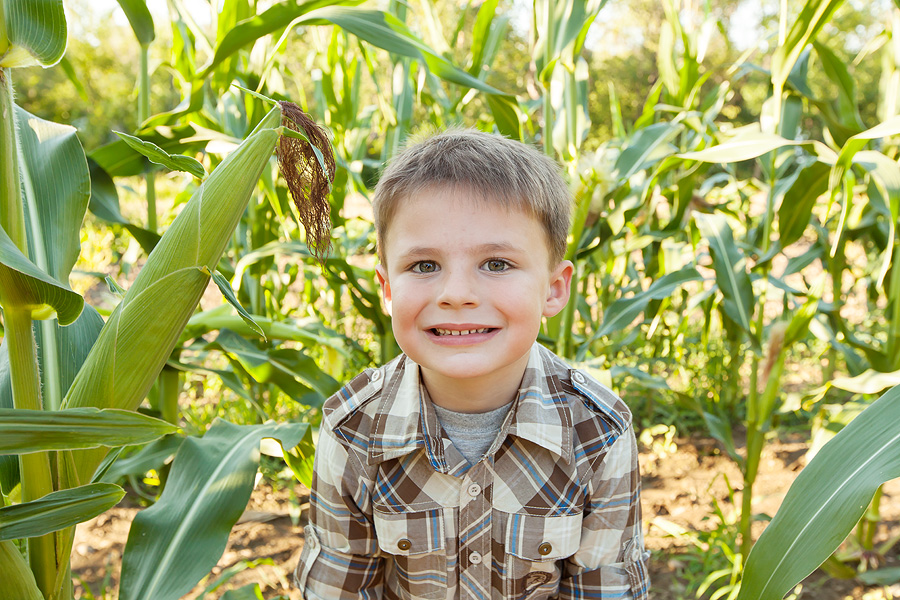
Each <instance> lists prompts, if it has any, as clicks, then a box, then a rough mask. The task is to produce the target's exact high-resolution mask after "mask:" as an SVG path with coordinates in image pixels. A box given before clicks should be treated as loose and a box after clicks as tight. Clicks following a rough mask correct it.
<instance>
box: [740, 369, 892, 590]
mask: <svg viewBox="0 0 900 600" xmlns="http://www.w3.org/2000/svg"><path fill="white" fill-rule="evenodd" d="M898 397H900V387H895V388H892V389H891V390H889V391H888V392H886V393H885V394H884V395H883V396H882V397H881V398H879V399H878V400H877V401H876V402H874V403H873V404H872V405H871V406H869V407H868V408H867V409H866V410H864V411H863V412H862V413H861V414H860V415H859V416H858V417H857V418H855V419H854V420H853V421H852V422H851V423H850V424H849V425H847V427H845V428H844V429H843V430H841V431H840V432H839V433H838V434H837V435H836V436H835V437H834V438H833V439H832V440H831V441H829V442H828V443H827V444H825V446H823V447H822V449H821V450H820V451H819V452H818V453H817V454H816V456H815V457H814V458H813V459H812V461H810V463H809V464H808V465H807V466H806V467H805V468H804V469H803V471H801V472H800V474H799V475H798V476H797V479H796V480H795V481H794V483H793V484H792V485H791V488H790V490H788V493H787V495H786V496H785V499H784V501H783V502H782V505H781V508H779V509H778V512H777V513H776V514H775V517H774V518H773V519H772V522H771V523H770V524H769V526H768V527H766V529H765V531H764V532H763V534H762V535H761V536H760V538H759V541H758V542H757V543H756V545H755V546H754V548H753V550H752V551H751V552H750V556H749V557H748V559H747V564H746V567H745V568H744V575H743V579H742V580H741V590H740V594H739V595H738V600H745V599H751V598H752V599H753V600H781V598H783V597H784V596H785V594H787V593H788V592H789V591H790V590H791V589H792V588H793V587H794V586H795V585H796V584H797V583H799V582H800V581H802V580H803V579H804V578H805V577H806V576H807V575H809V574H810V573H812V571H813V570H815V569H816V567H818V566H819V565H821V564H822V563H823V562H824V561H825V560H826V559H827V558H828V557H829V555H830V554H831V553H832V552H833V551H834V550H835V549H836V548H837V547H838V545H839V544H840V543H841V542H842V541H843V540H844V538H846V537H847V534H849V533H850V531H851V529H852V528H853V527H854V526H855V525H856V524H857V522H858V521H859V520H860V518H861V517H862V516H863V513H864V512H865V511H866V507H867V506H868V505H869V502H870V501H871V500H872V498H873V496H874V495H875V493H876V490H877V489H878V488H879V486H880V485H881V484H882V483H884V482H885V481H888V480H890V479H894V478H896V477H900V468H898V465H900V460H898V459H900V456H898V453H897V448H898V447H900V446H898V443H897V442H898V439H900V433H898V432H897V428H896V423H897V417H898V416H897V414H896V413H897V407H898V406H900V404H898Z"/></svg>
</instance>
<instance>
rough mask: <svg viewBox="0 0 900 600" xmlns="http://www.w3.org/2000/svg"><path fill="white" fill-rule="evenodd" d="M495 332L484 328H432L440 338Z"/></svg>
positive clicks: (491, 328)
mask: <svg viewBox="0 0 900 600" xmlns="http://www.w3.org/2000/svg"><path fill="white" fill-rule="evenodd" d="M493 330H494V328H493V327H482V328H480V329H441V328H440V327H432V328H431V332H432V333H433V334H434V335H436V336H439V337H440V336H445V335H470V334H473V333H489V332H491V331H493Z"/></svg>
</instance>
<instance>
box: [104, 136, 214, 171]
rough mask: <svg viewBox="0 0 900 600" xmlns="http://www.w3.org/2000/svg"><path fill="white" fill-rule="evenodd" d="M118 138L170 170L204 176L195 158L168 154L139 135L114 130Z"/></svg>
mask: <svg viewBox="0 0 900 600" xmlns="http://www.w3.org/2000/svg"><path fill="white" fill-rule="evenodd" d="M113 133H115V134H116V135H117V136H119V139H121V140H122V141H123V142H125V143H126V144H128V146H130V147H131V148H132V149H133V150H135V151H136V152H138V153H140V154H143V155H144V156H146V157H147V160H149V161H150V162H152V163H155V164H157V165H162V166H164V167H166V168H167V169H169V170H171V171H184V172H186V173H190V174H191V175H193V176H194V177H196V178H198V179H203V178H204V177H206V169H204V168H203V165H202V164H200V162H199V161H198V160H197V159H194V158H191V157H190V156H185V155H183V154H169V153H168V152H166V151H165V150H163V149H162V148H160V147H159V146H157V145H156V144H154V143H153V142H148V141H146V140H142V139H141V138H139V137H135V136H133V135H128V134H127V133H122V132H121V131H114V132H113Z"/></svg>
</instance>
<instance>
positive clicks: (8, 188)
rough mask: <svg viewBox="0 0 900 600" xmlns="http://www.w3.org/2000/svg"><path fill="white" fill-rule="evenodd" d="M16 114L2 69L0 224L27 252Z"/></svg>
mask: <svg viewBox="0 0 900 600" xmlns="http://www.w3.org/2000/svg"><path fill="white" fill-rule="evenodd" d="M15 115H16V113H15V104H14V103H13V87H12V78H11V77H10V70H9V69H0V227H2V228H3V229H4V230H5V231H6V234H7V235H8V236H9V237H10V239H12V241H13V242H14V243H15V244H16V246H17V247H18V248H19V250H21V251H22V253H23V254H26V255H27V254H28V242H27V238H26V236H25V213H24V208H23V205H22V189H21V186H20V185H19V181H20V180H19V153H18V150H17V144H16V120H15Z"/></svg>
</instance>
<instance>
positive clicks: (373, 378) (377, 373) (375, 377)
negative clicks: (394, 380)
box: [369, 370, 381, 381]
mask: <svg viewBox="0 0 900 600" xmlns="http://www.w3.org/2000/svg"><path fill="white" fill-rule="evenodd" d="M379 379H381V371H378V370H375V371H372V375H371V377H369V381H378V380H379Z"/></svg>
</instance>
